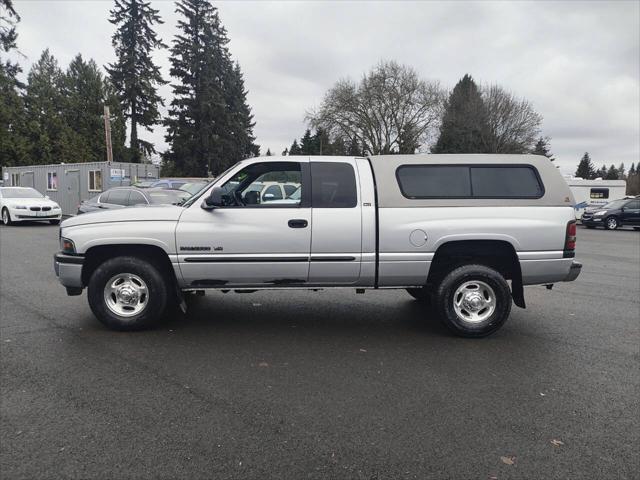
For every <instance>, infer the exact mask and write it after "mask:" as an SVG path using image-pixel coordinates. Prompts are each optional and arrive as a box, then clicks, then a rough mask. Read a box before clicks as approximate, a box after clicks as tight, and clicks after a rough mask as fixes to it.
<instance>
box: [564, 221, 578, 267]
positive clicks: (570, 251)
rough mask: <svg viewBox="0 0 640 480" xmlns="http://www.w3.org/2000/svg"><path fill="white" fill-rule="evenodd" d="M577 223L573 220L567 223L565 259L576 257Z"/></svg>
mask: <svg viewBox="0 0 640 480" xmlns="http://www.w3.org/2000/svg"><path fill="white" fill-rule="evenodd" d="M576 232H577V230H576V221H575V220H572V221H570V222H569V223H567V234H566V236H565V240H564V257H565V258H566V257H573V256H575V249H576Z"/></svg>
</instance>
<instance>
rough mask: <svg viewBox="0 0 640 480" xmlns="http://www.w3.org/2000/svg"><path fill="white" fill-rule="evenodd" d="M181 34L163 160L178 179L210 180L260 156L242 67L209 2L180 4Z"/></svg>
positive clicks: (174, 59)
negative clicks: (233, 57) (210, 176)
mask: <svg viewBox="0 0 640 480" xmlns="http://www.w3.org/2000/svg"><path fill="white" fill-rule="evenodd" d="M176 8H177V11H178V13H180V14H181V15H182V17H183V18H181V19H180V20H179V21H178V28H179V30H180V33H179V34H178V35H177V36H176V38H175V39H174V41H173V46H172V47H171V58H170V61H171V71H170V73H171V76H172V77H174V78H175V79H176V80H177V81H176V83H174V84H173V85H172V88H173V97H174V98H173V100H172V102H171V106H170V108H169V117H168V118H167V119H166V121H165V124H166V126H167V135H166V139H167V142H168V143H169V145H170V149H169V151H168V152H166V153H165V154H164V156H163V158H164V162H165V166H166V167H167V169H168V170H169V171H171V172H173V173H175V174H181V175H194V176H195V175H197V176H207V175H208V174H209V173H214V174H217V173H220V172H221V171H222V170H224V169H225V167H227V166H228V165H229V164H230V163H233V162H234V161H237V160H239V159H241V158H246V157H248V156H251V155H259V151H260V150H259V146H258V145H255V144H254V143H253V141H254V138H253V133H252V131H253V125H254V124H253V119H252V116H251V111H250V108H249V107H248V105H247V103H246V91H245V89H244V82H243V80H242V75H241V72H240V67H239V66H238V65H237V64H235V65H234V63H233V62H232V60H231V55H230V54H229V51H228V49H227V44H228V43H229V39H228V38H227V32H226V30H225V28H224V27H223V26H222V24H221V22H220V18H219V16H218V11H217V9H216V8H215V7H213V6H212V5H211V3H210V2H209V0H180V1H179V2H177V4H176Z"/></svg>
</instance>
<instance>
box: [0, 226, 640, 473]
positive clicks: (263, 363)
mask: <svg viewBox="0 0 640 480" xmlns="http://www.w3.org/2000/svg"><path fill="white" fill-rule="evenodd" d="M57 232H58V230H57V227H52V226H45V225H30V226H17V227H9V228H7V227H2V228H0V261H1V264H0V282H1V283H0V286H1V293H0V302H1V304H0V316H1V323H0V340H1V341H0V348H1V364H2V371H1V389H0V399H1V412H0V413H1V423H2V424H1V429H0V442H1V445H0V450H1V451H0V455H1V458H0V460H1V463H0V476H1V477H2V478H3V479H19V478H28V479H32V478H43V479H44V478H46V479H50V478H104V479H116V478H185V479H195V478H227V477H234V478H294V479H298V478H363V479H375V478H419V479H425V478H434V479H435V478H437V479H441V478H452V479H476V478H477V479H489V478H497V479H508V478H527V479H531V478H547V479H548V478H563V479H567V478H576V479H586V478H629V479H631V478H638V472H639V471H640V456H639V455H640V454H639V453H638V452H639V451H640V388H639V387H640V368H639V366H640V364H639V360H640V355H639V345H640V298H639V297H640V233H639V232H634V231H632V230H622V231H603V230H595V231H594V230H586V229H583V228H580V229H579V231H578V235H579V236H578V254H577V257H578V260H580V261H582V262H583V264H584V268H583V272H582V275H581V276H580V277H579V278H578V280H577V281H575V282H573V283H570V284H558V285H556V286H555V288H554V289H553V290H551V291H547V290H546V289H544V288H543V287H529V288H528V289H527V290H526V298H527V303H528V308H527V309H526V310H522V309H518V308H516V307H514V310H513V313H512V316H511V319H510V321H509V322H508V323H507V324H506V326H505V327H504V328H503V329H502V330H501V331H499V332H498V333H497V334H496V335H494V336H492V337H490V338H486V339H481V340H467V339H461V338H456V337H452V336H450V335H449V334H448V333H447V332H446V331H445V330H444V329H443V328H442V327H441V326H440V325H439V324H438V323H437V322H436V321H435V320H434V319H432V318H429V316H428V315H427V314H426V313H425V311H424V310H423V309H422V308H421V307H420V305H419V304H418V303H417V302H416V301H414V300H413V299H412V298H411V297H410V296H409V295H408V294H406V293H405V292H404V291H384V292H367V293H366V294H364V295H357V294H356V293H355V292H354V291H353V290H345V291H323V292H293V293H292V292H263V293H254V294H226V295H225V294H222V293H209V294H207V296H206V297H203V298H199V299H196V301H195V302H194V303H193V304H192V305H191V312H190V315H189V317H187V318H176V319H175V320H173V321H171V322H169V323H166V324H164V325H162V327H161V328H158V329H156V330H153V331H147V332H138V333H116V332H111V331H108V330H105V329H104V328H103V327H102V326H101V325H100V324H99V323H98V322H97V321H96V320H94V318H93V316H92V314H91V312H90V311H89V307H88V305H87V302H86V295H85V294H83V296H81V297H67V296H66V295H65V293H64V290H63V288H62V287H61V286H60V285H59V284H58V283H57V281H56V279H55V276H54V273H53V269H52V254H53V253H54V252H55V251H56V250H57Z"/></svg>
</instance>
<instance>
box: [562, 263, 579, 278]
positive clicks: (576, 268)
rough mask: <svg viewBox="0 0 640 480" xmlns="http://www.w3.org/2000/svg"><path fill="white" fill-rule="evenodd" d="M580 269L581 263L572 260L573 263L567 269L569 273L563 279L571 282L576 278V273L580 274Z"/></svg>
mask: <svg viewBox="0 0 640 480" xmlns="http://www.w3.org/2000/svg"><path fill="white" fill-rule="evenodd" d="M581 271H582V264H581V263H580V262H576V261H575V260H574V261H573V263H572V264H571V268H570V269H569V273H568V274H567V276H566V278H565V279H564V281H565V282H573V281H574V280H575V279H576V278H578V275H580V272H581Z"/></svg>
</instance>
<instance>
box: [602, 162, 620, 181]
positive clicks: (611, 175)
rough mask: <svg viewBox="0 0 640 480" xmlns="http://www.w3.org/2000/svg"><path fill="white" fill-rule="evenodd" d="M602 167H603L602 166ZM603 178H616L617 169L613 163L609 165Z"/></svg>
mask: <svg viewBox="0 0 640 480" xmlns="http://www.w3.org/2000/svg"><path fill="white" fill-rule="evenodd" d="M602 168H605V167H604V166H603V167H602ZM602 178H604V179H605V180H618V169H617V168H616V167H615V165H611V166H610V167H609V169H608V170H607V173H606V174H605V176H604V177H602Z"/></svg>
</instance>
